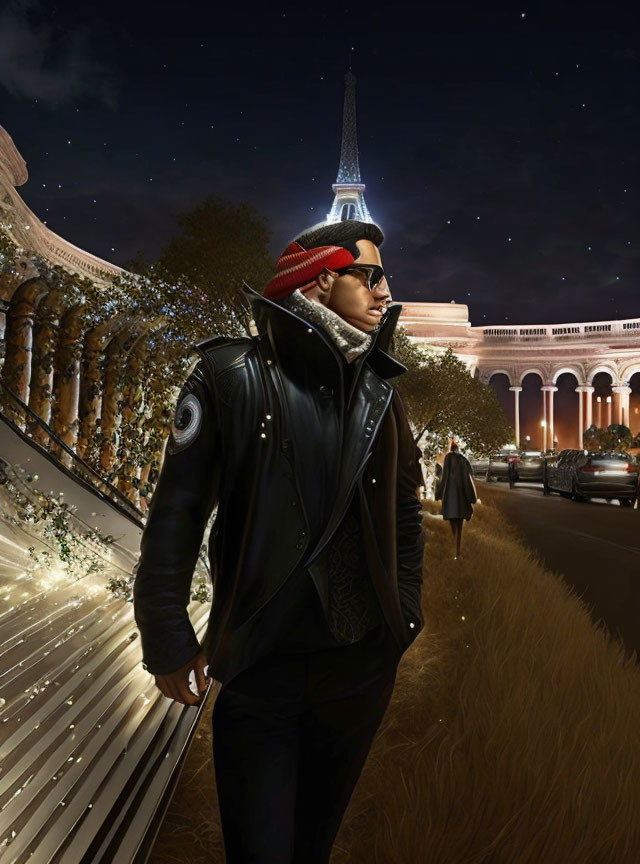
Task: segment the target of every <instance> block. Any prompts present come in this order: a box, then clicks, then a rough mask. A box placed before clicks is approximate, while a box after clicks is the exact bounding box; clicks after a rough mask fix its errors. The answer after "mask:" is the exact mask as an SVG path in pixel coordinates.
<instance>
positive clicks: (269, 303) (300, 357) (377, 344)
mask: <svg viewBox="0 0 640 864" xmlns="http://www.w3.org/2000/svg"><path fill="white" fill-rule="evenodd" d="M242 291H243V293H244V295H245V297H246V298H247V300H248V302H249V304H250V305H251V310H252V314H253V319H254V321H255V323H256V328H257V330H258V333H259V334H260V336H262V337H263V338H266V339H268V340H269V341H270V342H271V343H272V346H273V348H274V350H275V351H276V353H277V354H278V355H279V356H281V357H291V359H293V360H295V362H296V363H297V364H304V366H305V367H306V368H311V369H315V368H319V369H323V368H325V367H326V364H327V363H331V364H332V367H333V365H335V364H337V366H338V370H336V371H337V373H338V375H341V373H342V368H343V364H344V363H345V362H346V361H345V359H344V357H343V355H342V354H341V352H340V351H339V350H338V348H337V347H336V345H335V343H334V342H333V340H332V339H331V337H330V336H329V335H328V334H327V333H325V331H324V329H322V328H320V327H316V326H315V325H314V324H313V322H311V321H307V320H306V319H304V318H301V317H300V316H299V315H296V314H295V313H294V312H292V311H291V310H290V309H286V308H285V307H284V306H280V304H278V303H275V302H274V301H273V300H270V299H269V298H268V297H264V296H263V295H262V294H259V293H258V292H257V291H254V290H253V288H250V287H249V285H247V283H246V282H244V283H243V286H242ZM401 311H402V304H401V303H393V304H391V306H390V307H389V310H388V312H387V314H386V315H385V317H384V320H383V321H382V322H381V324H380V326H379V327H378V328H377V329H376V330H375V331H373V332H372V333H371V336H372V339H371V344H370V345H369V348H368V349H367V350H366V351H365V352H363V353H362V354H361V355H360V357H358V358H357V359H356V360H354V361H353V362H354V366H355V367H356V368H355V374H354V384H355V379H357V377H358V372H359V370H360V369H361V368H362V365H363V363H364V362H365V361H367V362H368V363H369V364H370V366H371V367H372V369H373V370H374V372H376V373H377V374H378V375H380V377H382V378H394V377H396V376H397V375H402V374H403V373H404V372H406V371H407V367H406V366H404V365H403V364H402V363H400V362H399V361H398V360H396V359H395V357H393V356H392V355H391V354H389V353H388V352H389V348H390V345H391V339H392V337H393V334H394V331H395V329H396V326H397V324H398V318H399V317H400V313H401ZM314 334H315V337H316V338H312V339H310V338H309V337H310V336H312V335H314ZM319 351H320V352H321V356H318V352H319ZM323 354H324V355H325V356H324V357H323V356H322V355H323Z"/></svg>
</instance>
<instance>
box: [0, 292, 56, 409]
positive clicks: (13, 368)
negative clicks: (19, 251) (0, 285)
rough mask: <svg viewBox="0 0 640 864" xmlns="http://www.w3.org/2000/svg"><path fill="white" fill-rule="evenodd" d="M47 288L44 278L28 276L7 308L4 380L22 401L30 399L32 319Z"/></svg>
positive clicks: (3, 366)
mask: <svg viewBox="0 0 640 864" xmlns="http://www.w3.org/2000/svg"><path fill="white" fill-rule="evenodd" d="M48 292H49V286H48V285H47V283H46V282H45V281H44V279H42V278H40V277H39V276H37V277H34V278H32V279H27V280H26V281H24V282H23V283H22V284H21V285H19V286H18V288H17V289H16V290H15V292H14V294H13V296H12V298H11V301H10V304H9V310H8V312H7V319H6V333H5V358H4V363H3V365H2V380H3V381H4V383H5V384H6V385H7V387H8V388H9V389H10V390H11V391H12V392H13V393H15V394H16V396H17V397H18V398H19V399H21V400H22V401H23V402H27V401H28V399H29V382H30V380H31V349H32V340H33V321H34V318H35V314H36V308H37V306H38V303H39V302H40V301H41V300H42V298H43V297H44V296H45V295H46V294H47V293H48Z"/></svg>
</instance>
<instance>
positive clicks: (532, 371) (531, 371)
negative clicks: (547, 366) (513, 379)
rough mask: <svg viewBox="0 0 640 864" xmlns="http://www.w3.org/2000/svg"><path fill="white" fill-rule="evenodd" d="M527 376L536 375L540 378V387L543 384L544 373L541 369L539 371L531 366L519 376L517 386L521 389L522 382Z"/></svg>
mask: <svg viewBox="0 0 640 864" xmlns="http://www.w3.org/2000/svg"><path fill="white" fill-rule="evenodd" d="M527 375H538V376H539V378H540V386H542V384H544V380H545V375H544V372H543V371H542V369H539V368H538V367H535V366H532V367H531V368H530V369H525V370H523V372H522V373H521V374H520V380H519V381H518V384H519V385H520V386H521V387H522V386H523V381H524V379H525V378H526V377H527Z"/></svg>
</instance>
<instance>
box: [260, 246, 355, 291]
mask: <svg viewBox="0 0 640 864" xmlns="http://www.w3.org/2000/svg"><path fill="white" fill-rule="evenodd" d="M354 261H355V258H354V257H353V255H352V254H351V252H349V250H348V249H345V248H344V247H343V246H316V247H315V249H305V248H304V246H301V245H300V244H299V243H296V242H295V241H293V242H292V243H289V245H288V246H287V248H286V249H285V250H284V252H283V253H282V255H281V256H280V257H279V258H278V262H277V264H276V269H277V271H278V272H277V274H276V275H275V276H274V277H273V279H271V280H270V281H269V282H267V286H266V288H265V289H264V296H265V297H268V298H269V299H270V300H280V299H281V298H282V297H286V296H287V295H288V294H292V293H293V292H294V291H295V290H296V288H299V289H300V291H308V290H309V288H312V287H313V285H315V280H316V277H317V276H319V275H320V273H322V271H323V270H324V269H325V267H328V268H329V270H338V269H339V268H340V267H348V266H349V264H353V262H354Z"/></svg>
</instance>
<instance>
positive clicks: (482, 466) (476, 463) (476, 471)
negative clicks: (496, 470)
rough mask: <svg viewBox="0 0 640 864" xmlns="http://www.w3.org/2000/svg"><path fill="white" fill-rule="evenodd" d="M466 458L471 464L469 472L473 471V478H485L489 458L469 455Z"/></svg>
mask: <svg viewBox="0 0 640 864" xmlns="http://www.w3.org/2000/svg"><path fill="white" fill-rule="evenodd" d="M467 458H468V460H469V462H470V463H471V470H472V471H473V476H474V477H486V475H487V468H488V467H489V457H488V456H472V455H469V456H468V457H467Z"/></svg>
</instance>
